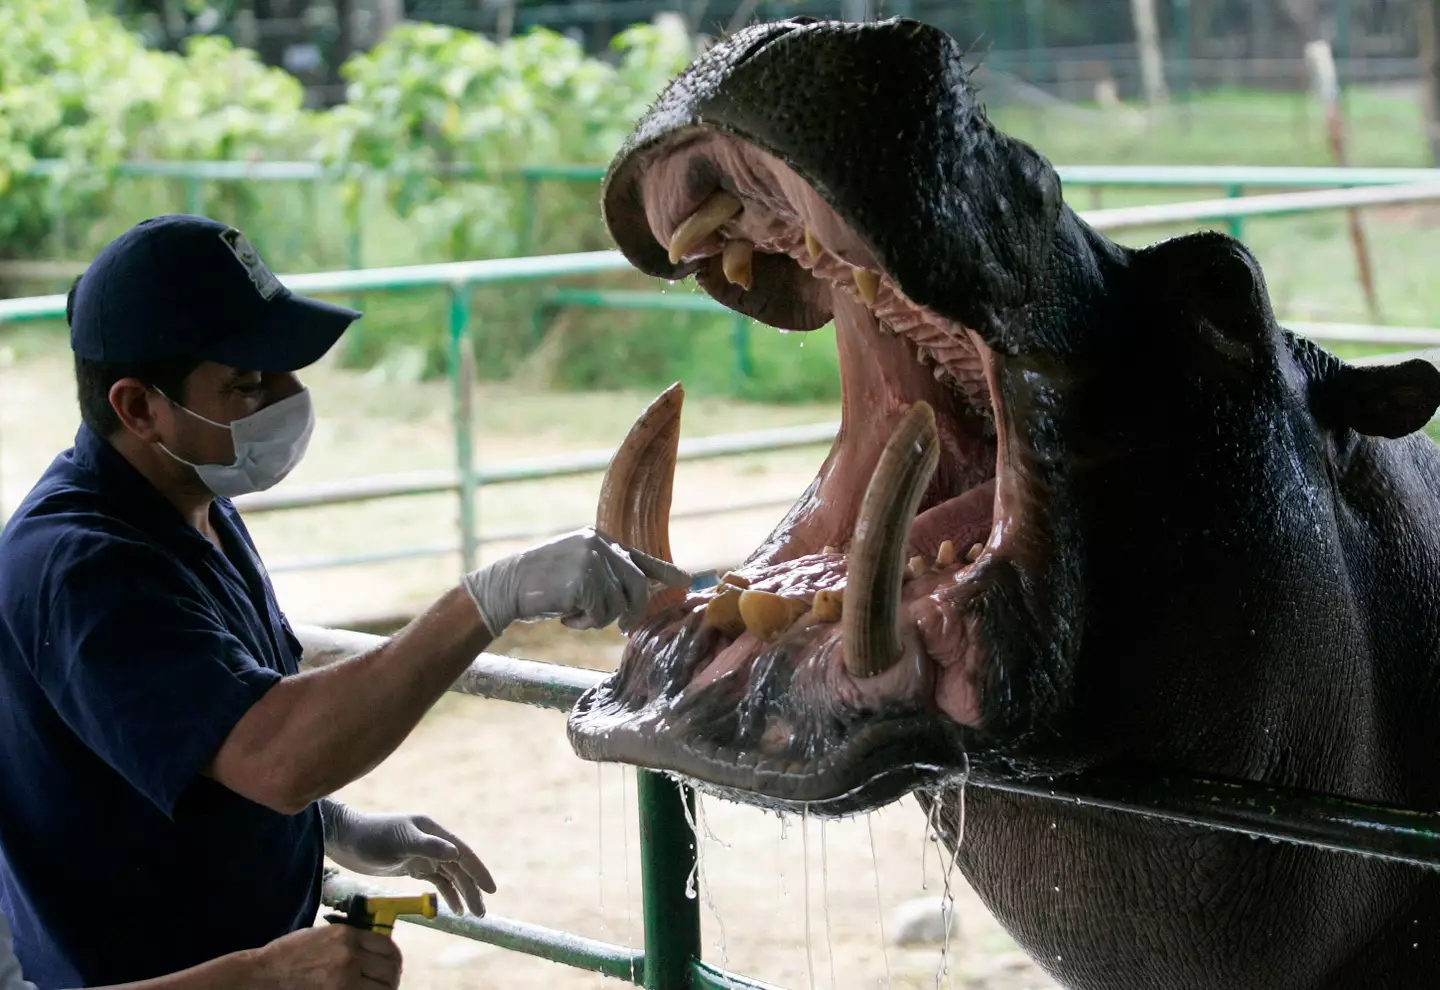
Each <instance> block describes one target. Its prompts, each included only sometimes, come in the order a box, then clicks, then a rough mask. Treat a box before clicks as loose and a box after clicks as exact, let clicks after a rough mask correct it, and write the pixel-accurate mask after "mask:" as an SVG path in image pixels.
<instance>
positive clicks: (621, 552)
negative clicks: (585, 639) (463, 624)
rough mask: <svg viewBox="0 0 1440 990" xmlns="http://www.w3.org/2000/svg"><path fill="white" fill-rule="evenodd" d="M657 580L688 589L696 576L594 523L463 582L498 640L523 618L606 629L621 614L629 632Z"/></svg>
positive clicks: (489, 566) (497, 563)
mask: <svg viewBox="0 0 1440 990" xmlns="http://www.w3.org/2000/svg"><path fill="white" fill-rule="evenodd" d="M652 580H654V581H658V582H660V583H661V584H663V585H668V586H670V587H672V588H688V587H689V586H690V583H691V581H693V580H694V579H693V578H692V577H691V575H689V574H687V573H686V572H685V571H683V570H681V569H680V568H678V567H676V566H675V565H674V564H668V563H666V562H665V561H663V560H660V559H659V558H656V557H652V556H650V555H649V554H647V553H642V552H640V551H639V550H633V549H631V548H629V547H626V546H623V545H622V544H619V543H616V542H615V541H614V540H611V539H609V538H608V537H606V536H603V535H601V534H600V533H597V532H595V530H594V529H591V528H590V527H588V526H587V527H585V528H584V529H579V530H576V531H575V532H573V533H570V534H568V535H566V536H561V537H558V538H556V539H554V540H551V541H550V542H548V543H541V544H538V545H537V546H533V547H530V548H529V549H527V550H521V551H520V552H519V553H515V554H512V555H511V556H509V557H503V558H501V559H500V560H497V561H495V562H494V563H493V564H487V565H486V566H485V567H482V568H480V570H478V571H474V572H472V573H470V574H467V575H465V577H464V578H463V579H462V581H463V583H464V585H465V590H466V591H468V592H470V597H471V598H473V599H475V604H476V605H477V606H479V608H480V617H481V618H482V619H484V620H485V626H486V628H488V629H489V630H490V634H491V635H492V636H497V637H498V636H499V635H500V634H501V633H503V632H504V631H505V629H506V627H507V626H509V625H510V623H512V622H515V621H517V620H521V621H532V620H535V619H556V618H558V619H559V620H560V621H561V622H562V623H564V624H565V625H567V626H569V627H570V628H571V629H601V628H604V627H605V626H608V625H609V624H610V623H611V622H614V621H615V619H616V618H617V617H619V619H620V631H621V632H629V631H630V630H631V629H633V628H635V626H636V625H638V624H639V622H640V620H641V619H643V618H644V617H645V606H646V604H647V603H648V602H649V600H650V581H652Z"/></svg>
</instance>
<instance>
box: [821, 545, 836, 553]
mask: <svg viewBox="0 0 1440 990" xmlns="http://www.w3.org/2000/svg"><path fill="white" fill-rule="evenodd" d="M820 552H821V553H839V552H840V551H839V550H837V549H835V548H834V547H832V546H831V545H830V544H828V543H827V544H825V549H824V550H821V551H820Z"/></svg>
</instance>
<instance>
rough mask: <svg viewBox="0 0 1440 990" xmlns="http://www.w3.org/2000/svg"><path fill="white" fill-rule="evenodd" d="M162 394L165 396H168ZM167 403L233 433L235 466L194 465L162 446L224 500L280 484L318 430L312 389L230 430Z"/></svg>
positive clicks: (300, 392)
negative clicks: (193, 471) (311, 436)
mask: <svg viewBox="0 0 1440 990" xmlns="http://www.w3.org/2000/svg"><path fill="white" fill-rule="evenodd" d="M156 391H157V392H159V391H160V390H159V389H156ZM160 394H161V395H165V393H164V392H160ZM165 398H166V399H169V400H170V404H171V405H172V406H174V407H175V408H177V409H180V410H182V411H184V412H186V413H188V414H189V415H191V416H194V417H195V418H196V419H198V420H201V421H202V422H205V423H209V424H210V425H211V426H218V427H220V429H222V430H229V431H230V440H231V442H232V443H233V444H234V445H235V463H233V464H191V462H190V461H187V460H185V459H184V458H183V457H179V456H177V455H176V454H175V452H174V451H172V450H170V448H168V447H166V446H165V445H164V444H163V443H162V444H160V449H161V450H163V451H165V453H167V454H169V455H170V456H171V457H174V458H175V459H176V460H177V461H179V462H180V463H181V464H189V465H190V467H192V468H194V469H195V473H196V474H198V475H199V476H200V480H201V481H202V482H203V483H204V484H205V487H206V488H208V489H210V491H212V492H214V493H215V494H216V495H219V496H222V497H224V498H233V497H234V496H236V495H248V494H250V493H251V492H263V491H265V490H266V489H267V488H272V487H274V486H275V485H277V484H279V483H280V481H281V480H282V479H283V478H284V477H285V476H286V475H287V474H289V473H290V472H291V471H292V470H294V468H295V465H296V464H299V463H300V459H301V458H302V457H304V456H305V448H306V447H308V446H309V445H310V434H311V432H312V431H313V430H314V428H315V410H314V408H313V407H312V406H311V404H310V390H309V389H301V390H300V391H299V392H297V393H296V394H294V395H292V396H290V397H289V398H285V399H281V400H280V401H279V402H274V403H271V404H270V405H268V406H266V407H265V408H264V409H261V410H260V411H258V412H255V413H251V414H250V415H249V416H245V417H243V418H241V419H237V420H235V422H233V423H231V424H229V425H228V426H227V425H226V424H224V423H217V422H215V421H214V420H213V419H206V418H205V417H204V416H201V415H200V414H199V413H197V412H192V411H191V410H189V409H186V408H185V407H184V406H182V405H180V403H178V402H176V401H175V400H174V399H170V397H169V396H168V395H165Z"/></svg>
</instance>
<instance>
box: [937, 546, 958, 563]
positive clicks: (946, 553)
mask: <svg viewBox="0 0 1440 990" xmlns="http://www.w3.org/2000/svg"><path fill="white" fill-rule="evenodd" d="M935 563H936V565H937V566H939V567H950V566H951V565H952V564H954V563H955V543H954V541H953V540H945V541H944V542H942V543H941V544H940V549H939V550H938V551H936V553H935Z"/></svg>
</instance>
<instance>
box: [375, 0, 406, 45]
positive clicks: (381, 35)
mask: <svg viewBox="0 0 1440 990" xmlns="http://www.w3.org/2000/svg"><path fill="white" fill-rule="evenodd" d="M404 19H405V0H378V2H377V3H376V4H375V43H376V44H377V45H378V44H379V43H380V42H382V41H384V40H385V36H386V35H387V34H389V33H390V29H391V28H393V27H394V26H395V25H397V24H399V23H400V22H401V21H403V20H404Z"/></svg>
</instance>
